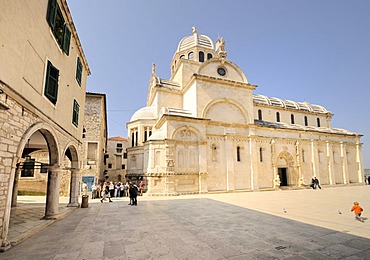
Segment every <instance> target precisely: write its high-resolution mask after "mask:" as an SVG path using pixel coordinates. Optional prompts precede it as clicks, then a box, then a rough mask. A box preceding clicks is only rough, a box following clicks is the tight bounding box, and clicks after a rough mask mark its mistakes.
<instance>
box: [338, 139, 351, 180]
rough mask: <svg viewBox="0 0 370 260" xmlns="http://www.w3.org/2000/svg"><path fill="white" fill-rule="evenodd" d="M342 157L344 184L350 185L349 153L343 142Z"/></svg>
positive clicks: (341, 147)
mask: <svg viewBox="0 0 370 260" xmlns="http://www.w3.org/2000/svg"><path fill="white" fill-rule="evenodd" d="M340 156H341V157H342V174H343V183H344V184H348V183H349V179H348V164H347V152H346V146H345V144H344V143H343V142H340Z"/></svg>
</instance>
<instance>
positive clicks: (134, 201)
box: [129, 183, 138, 206]
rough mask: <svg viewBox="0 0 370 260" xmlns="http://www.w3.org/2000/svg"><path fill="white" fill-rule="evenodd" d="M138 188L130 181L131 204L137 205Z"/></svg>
mask: <svg viewBox="0 0 370 260" xmlns="http://www.w3.org/2000/svg"><path fill="white" fill-rule="evenodd" d="M137 192H138V190H137V188H136V187H135V186H134V185H133V184H132V183H130V189H129V193H130V204H129V205H131V206H137Z"/></svg>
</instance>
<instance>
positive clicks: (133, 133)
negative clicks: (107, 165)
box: [131, 132, 135, 147]
mask: <svg viewBox="0 0 370 260" xmlns="http://www.w3.org/2000/svg"><path fill="white" fill-rule="evenodd" d="M134 146H135V132H132V133H131V147H134Z"/></svg>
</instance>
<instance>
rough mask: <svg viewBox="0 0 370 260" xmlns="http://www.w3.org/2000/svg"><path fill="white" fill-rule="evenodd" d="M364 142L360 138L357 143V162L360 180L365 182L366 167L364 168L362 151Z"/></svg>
mask: <svg viewBox="0 0 370 260" xmlns="http://www.w3.org/2000/svg"><path fill="white" fill-rule="evenodd" d="M361 148H362V144H361V143H360V141H359V140H358V141H357V143H356V162H357V164H358V182H359V183H363V182H364V175H363V172H364V169H363V168H362V167H363V165H362V156H361V155H362V152H361Z"/></svg>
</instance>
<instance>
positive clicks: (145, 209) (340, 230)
mask: <svg viewBox="0 0 370 260" xmlns="http://www.w3.org/2000/svg"><path fill="white" fill-rule="evenodd" d="M369 194H370V186H353V187H337V188H325V187H324V188H323V189H322V190H308V189H305V190H285V191H269V192H244V193H222V194H207V195H193V196H181V197H146V196H143V197H139V198H138V206H137V207H134V206H129V205H127V204H128V201H127V199H126V198H124V199H116V200H115V201H114V202H113V203H108V202H105V203H103V204H102V203H100V202H99V201H93V202H90V204H89V208H78V209H76V210H74V211H73V212H72V213H71V214H69V215H68V216H66V217H65V218H64V219H62V220H60V221H57V222H55V223H54V224H52V225H50V226H48V227H47V228H45V229H44V230H43V231H41V232H39V233H37V234H36V235H34V236H32V237H31V238H29V239H27V240H25V241H24V242H22V243H20V244H18V245H16V246H14V247H13V248H11V249H10V250H9V251H6V252H5V253H2V254H0V259H81V260H82V259H86V260H87V259H89V260H90V259H168V260H172V259H370V219H369V220H365V223H361V222H358V221H355V220H354V214H353V213H352V212H350V208H351V207H352V203H353V201H355V200H357V201H359V202H360V205H361V206H362V207H363V208H364V214H363V217H364V218H365V219H366V218H367V217H368V216H370V213H369V212H370V197H369Z"/></svg>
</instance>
